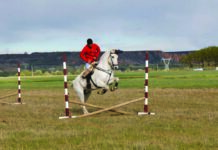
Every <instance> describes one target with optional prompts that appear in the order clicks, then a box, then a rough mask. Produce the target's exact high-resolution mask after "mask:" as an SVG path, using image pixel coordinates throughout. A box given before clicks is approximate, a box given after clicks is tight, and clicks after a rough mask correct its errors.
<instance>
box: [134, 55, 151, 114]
mask: <svg viewBox="0 0 218 150" xmlns="http://www.w3.org/2000/svg"><path fill="white" fill-rule="evenodd" d="M148 70H149V54H148V51H147V52H146V54H145V84H144V85H145V95H144V112H138V115H139V116H140V115H155V113H153V112H149V111H148Z"/></svg>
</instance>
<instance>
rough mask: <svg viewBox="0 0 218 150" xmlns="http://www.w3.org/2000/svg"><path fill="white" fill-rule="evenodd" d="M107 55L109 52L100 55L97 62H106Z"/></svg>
mask: <svg viewBox="0 0 218 150" xmlns="http://www.w3.org/2000/svg"><path fill="white" fill-rule="evenodd" d="M109 54H110V51H105V52H104V53H103V54H102V55H101V57H100V60H99V62H103V61H104V60H107V58H108V56H109Z"/></svg>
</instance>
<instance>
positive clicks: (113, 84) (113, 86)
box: [110, 77, 119, 91]
mask: <svg viewBox="0 0 218 150" xmlns="http://www.w3.org/2000/svg"><path fill="white" fill-rule="evenodd" d="M118 83H119V78H118V77H114V78H112V80H111V83H110V90H111V91H115V90H116V89H117V88H118Z"/></svg>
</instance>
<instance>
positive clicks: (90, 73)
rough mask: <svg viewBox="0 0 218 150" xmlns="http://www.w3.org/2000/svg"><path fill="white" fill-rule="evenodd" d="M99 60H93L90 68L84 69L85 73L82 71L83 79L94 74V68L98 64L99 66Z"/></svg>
mask: <svg viewBox="0 0 218 150" xmlns="http://www.w3.org/2000/svg"><path fill="white" fill-rule="evenodd" d="M97 64H98V63H97V62H95V61H94V62H92V63H91V64H90V67H89V68H88V69H86V70H84V71H83V73H82V78H83V79H86V78H87V77H89V76H91V75H92V74H93V72H94V69H95V68H96V66H97Z"/></svg>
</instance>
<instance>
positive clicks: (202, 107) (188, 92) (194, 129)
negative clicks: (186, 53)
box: [0, 71, 218, 150]
mask: <svg viewBox="0 0 218 150" xmlns="http://www.w3.org/2000/svg"><path fill="white" fill-rule="evenodd" d="M116 75H117V76H119V77H120V88H119V89H118V90H117V91H115V92H108V93H106V94H105V95H103V96H100V95H97V94H96V91H94V92H93V94H92V95H91V97H90V99H89V103H91V104H96V105H101V106H105V107H108V106H112V105H116V104H120V103H122V102H126V101H129V100H131V99H135V98H139V97H143V95H144V73H143V72H129V73H121V72H120V73H116ZM74 77H75V76H69V80H72V79H73V78H74ZM21 81H22V83H21V84H22V100H23V101H24V102H25V103H26V104H25V105H7V104H0V150H12V149H16V150H35V149H37V150H39V149H40V150H43V149H51V150H54V149H57V150H62V149H75V150H144V149H146V150H149V149H151V150H159V149H164V150H165V149H166V150H177V149H178V150H180V149H185V150H186V149H196V150H200V149H201V150H208V149H218V143H217V141H218V135H217V133H218V109H217V108H218V101H217V100H218V72H216V71H203V72H191V71H190V72H189V71H175V72H150V74H149V110H150V111H152V112H155V113H156V115H155V116H140V117H139V116H137V115H120V114H117V113H114V112H104V113H102V114H99V115H95V116H92V117H87V118H78V119H66V120H59V119H58V117H59V116H61V115H64V90H63V76H50V77H22V78H21ZM0 89H1V90H0V95H1V96H4V95H7V94H9V93H14V92H16V91H17V78H16V77H7V78H0ZM70 99H74V100H75V99H77V97H76V95H75V93H74V92H73V90H72V89H70ZM0 101H4V102H9V103H12V102H15V101H16V96H12V97H8V98H5V99H0ZM70 108H71V112H72V114H73V115H80V114H82V112H81V109H80V107H79V106H77V105H75V104H70ZM120 109H122V110H125V111H128V112H132V113H135V114H136V113H137V112H138V111H143V100H142V101H141V102H137V103H133V104H130V105H128V106H125V107H123V108H120ZM88 110H89V111H90V112H92V111H95V110H97V109H94V108H88Z"/></svg>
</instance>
